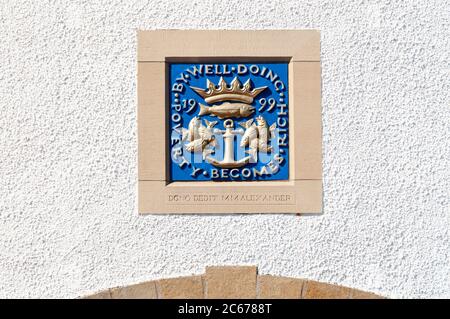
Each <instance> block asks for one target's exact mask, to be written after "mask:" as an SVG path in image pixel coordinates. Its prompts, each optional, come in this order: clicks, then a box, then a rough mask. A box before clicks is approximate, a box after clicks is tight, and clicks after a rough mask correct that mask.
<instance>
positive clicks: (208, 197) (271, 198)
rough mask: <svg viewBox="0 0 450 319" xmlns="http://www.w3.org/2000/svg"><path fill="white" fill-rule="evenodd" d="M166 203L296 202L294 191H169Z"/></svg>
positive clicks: (258, 203)
mask: <svg viewBox="0 0 450 319" xmlns="http://www.w3.org/2000/svg"><path fill="white" fill-rule="evenodd" d="M166 203H167V204H172V205H185V204H198V205H204V204H209V205H250V204H251V205H279V204H290V205H292V204H295V194H294V193H276V192H275V193H271V194H258V193H247V192H245V193H185V194H183V193H169V194H167V196H166Z"/></svg>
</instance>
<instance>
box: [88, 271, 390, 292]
mask: <svg viewBox="0 0 450 319" xmlns="http://www.w3.org/2000/svg"><path fill="white" fill-rule="evenodd" d="M84 298H86V299H135V298H138V299H202V298H219V299H221V298H247V299H254V298H266V299H277V298H289V299H380V298H383V297H381V296H379V295H376V294H374V293H371V292H365V291H361V290H357V289H352V288H349V287H344V286H339V285H333V284H329V283H324V282H318V281H313V280H308V279H300V278H289V277H280V276H271V275H259V274H258V271H257V267H255V266H225V267H220V266H219V267H218V266H214V267H206V272H205V273H204V274H202V275H194V276H187V277H178V278H168V279H160V280H153V281H147V282H143V283H139V284H133V285H129V286H124V287H116V288H110V289H107V290H104V291H100V292H98V293H95V294H92V295H89V296H86V297H84Z"/></svg>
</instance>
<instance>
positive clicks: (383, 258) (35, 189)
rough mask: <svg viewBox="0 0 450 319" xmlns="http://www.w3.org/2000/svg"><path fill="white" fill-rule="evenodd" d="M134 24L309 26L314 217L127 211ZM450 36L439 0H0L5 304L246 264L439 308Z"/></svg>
mask: <svg viewBox="0 0 450 319" xmlns="http://www.w3.org/2000/svg"><path fill="white" fill-rule="evenodd" d="M446 2H447V4H446ZM138 28H141V29H155V28H181V29H187V28H192V29H270V28H276V29H297V28H315V29H320V30H321V32H322V67H323V70H322V77H323V151H324V162H323V165H324V214H323V215H320V216H302V217H298V216H293V215H264V216H263V215H252V216H242V215H238V216H138V215H137V209H136V203H137V202H136V185H137V168H136V166H137V165H136V162H137V159H136V157H137V143H136V30H137V29H138ZM449 30H450V23H449V5H448V1H446V0H442V1H438V0H435V1H422V0H417V1H363V0H359V1H331V0H330V1H324V0H321V1H283V2H281V1H267V0H261V1H243V0H238V1H206V0H204V1H200V0H197V1H161V0H160V1H141V0H136V1H112V0H104V1H96V0H93V1H69V0H67V1H62V0H61V1H43V0H41V1H35V0H30V1H22V0H3V1H1V2H0V111H1V114H0V297H76V296H79V295H84V294H88V293H91V292H94V291H98V290H101V289H103V288H108V287H112V286H118V285H126V284H130V283H134V282H140V281H144V280H151V279H154V278H163V277H173V276H177V275H189V274H192V273H198V274H200V273H203V271H204V266H205V265H226V264H229V265H235V264H251V265H258V266H259V270H260V273H263V274H264V273H270V274H273V275H282V276H294V277H306V278H309V279H317V280H320V281H327V282H331V283H337V284H341V285H346V286H351V287H354V288H358V289H363V290H367V291H373V292H376V293H379V294H382V295H385V296H389V297H447V298H449V297H450V266H449V264H450V239H449V237H450V211H449V189H450V176H449V171H450V165H449V159H448V158H449V154H450V142H449V140H450V132H449V130H450V129H449V123H450V116H449V104H450V103H449V101H450V99H449V91H450V85H449V83H450V82H449V52H450V46H449V40H448V39H449V38H450V32H449ZM205 45H208V43H205Z"/></svg>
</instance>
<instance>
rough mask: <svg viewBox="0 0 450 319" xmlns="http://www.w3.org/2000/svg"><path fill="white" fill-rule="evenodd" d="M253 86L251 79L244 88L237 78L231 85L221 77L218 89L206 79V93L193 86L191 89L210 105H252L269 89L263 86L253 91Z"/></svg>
mask: <svg viewBox="0 0 450 319" xmlns="http://www.w3.org/2000/svg"><path fill="white" fill-rule="evenodd" d="M251 86H252V85H251V82H250V79H248V80H247V81H246V82H245V83H244V85H243V86H242V83H241V81H239V79H238V78H237V77H235V78H234V79H233V81H231V83H230V85H228V84H227V82H225V80H224V79H223V77H220V80H219V83H218V84H217V87H216V86H215V85H214V83H212V82H211V81H210V80H209V79H206V87H207V89H206V91H205V90H204V89H200V88H196V87H193V86H191V89H193V90H194V92H195V93H197V94H198V95H200V96H201V97H202V98H204V99H205V102H206V103H209V104H212V103H215V102H222V101H238V102H244V103H247V104H251V103H252V102H253V99H254V98H255V97H256V96H257V95H258V94H259V93H261V92H262V91H264V90H265V89H266V88H267V86H262V87H259V88H254V89H252V88H251Z"/></svg>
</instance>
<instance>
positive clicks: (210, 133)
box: [156, 63, 289, 181]
mask: <svg viewBox="0 0 450 319" xmlns="http://www.w3.org/2000/svg"><path fill="white" fill-rule="evenodd" d="M169 70H170V83H169V87H168V92H169V94H170V96H169V99H168V100H169V102H170V105H169V117H168V121H169V125H168V126H169V137H170V139H169V141H168V147H169V152H170V161H171V163H170V166H169V167H170V169H169V171H170V179H171V180H172V181H208V180H212V181H252V180H255V181H257V180H287V179H288V178H289V145H288V140H289V139H288V136H289V134H288V133H289V114H288V109H289V108H288V102H289V101H288V84H287V77H288V69H287V63H257V64H248V63H247V64H246V63H242V64H239V63H236V64H232V63H231V64H183V63H172V64H170V65H169ZM156 133H157V132H156Z"/></svg>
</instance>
